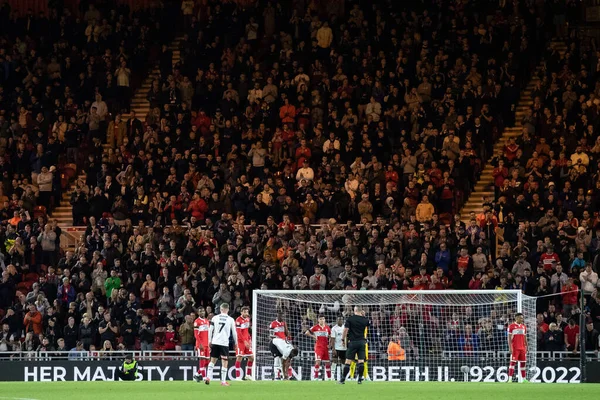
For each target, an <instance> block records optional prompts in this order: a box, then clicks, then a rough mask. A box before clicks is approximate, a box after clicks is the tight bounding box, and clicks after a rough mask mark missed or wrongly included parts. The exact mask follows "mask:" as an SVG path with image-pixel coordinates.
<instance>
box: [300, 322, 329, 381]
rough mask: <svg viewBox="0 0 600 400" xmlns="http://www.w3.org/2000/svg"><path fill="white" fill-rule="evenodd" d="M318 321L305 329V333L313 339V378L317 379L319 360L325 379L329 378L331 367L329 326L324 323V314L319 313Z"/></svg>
mask: <svg viewBox="0 0 600 400" xmlns="http://www.w3.org/2000/svg"><path fill="white" fill-rule="evenodd" d="M318 321H319V323H318V324H317V325H315V326H313V327H312V328H310V329H309V330H307V331H306V335H307V336H310V337H312V338H313V339H315V374H314V376H313V380H318V379H319V369H320V367H321V362H322V363H323V364H324V369H325V375H326V376H327V380H331V368H330V367H329V337H330V336H331V328H329V326H328V325H327V324H326V323H325V316H323V315H319V319H318Z"/></svg>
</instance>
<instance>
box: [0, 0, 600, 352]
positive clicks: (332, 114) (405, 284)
mask: <svg viewBox="0 0 600 400" xmlns="http://www.w3.org/2000/svg"><path fill="white" fill-rule="evenodd" d="M107 3H110V2H107ZM201 3H202V4H201V5H195V3H194V2H193V1H190V0H184V1H182V2H181V3H178V4H177V5H178V6H179V5H181V9H180V10H179V9H178V10H177V11H180V15H178V16H174V14H173V10H170V9H168V10H166V11H165V12H162V13H161V12H158V11H156V10H153V11H149V12H141V13H139V14H134V15H129V13H128V12H126V10H122V9H111V8H110V7H109V8H105V9H96V8H94V7H93V6H90V8H89V9H88V10H85V13H81V14H80V15H78V16H73V15H70V14H69V13H68V12H64V13H63V12H62V11H60V10H53V11H52V12H51V16H49V17H46V16H43V15H42V16H33V15H27V16H22V17H19V18H17V17H16V16H15V15H14V14H11V13H10V12H7V10H6V8H3V9H2V10H0V11H2V12H0V18H3V19H2V22H1V23H0V32H1V34H2V37H3V38H4V41H3V43H2V46H0V61H1V62H0V71H2V74H0V85H1V86H0V150H2V151H3V153H4V156H3V157H0V168H1V170H2V173H3V185H2V192H1V193H0V195H1V196H2V197H3V201H0V204H3V208H2V210H0V213H2V217H1V218H0V219H1V220H2V222H3V224H2V227H1V231H0V237H1V238H2V241H3V243H4V246H3V248H2V255H3V264H2V269H3V273H2V282H1V283H0V309H2V310H3V313H4V314H5V316H4V318H3V321H2V322H3V328H2V329H3V331H2V333H0V339H1V340H2V342H0V351H2V350H4V351H6V350H10V349H12V348H16V347H20V348H22V349H24V350H36V349H50V348H51V349H56V348H59V349H61V348H65V349H71V348H73V347H75V346H76V345H77V343H78V342H81V343H80V345H81V346H83V348H85V349H90V348H96V349H100V348H102V349H105V350H108V351H110V349H116V348H117V347H122V348H127V349H132V348H141V349H153V348H163V349H167V350H169V349H175V348H176V347H177V346H180V347H181V348H182V349H184V350H191V349H192V348H193V343H194V335H193V326H192V321H193V318H194V317H193V314H194V313H196V310H197V309H198V308H203V309H204V310H205V311H206V314H207V315H210V314H211V313H212V311H213V310H214V309H215V307H218V306H219V305H220V304H221V303H223V302H227V303H231V304H232V310H233V311H234V312H235V313H237V312H238V310H239V309H240V308H241V306H242V305H245V304H248V303H249V299H251V292H252V290H254V289H259V288H263V289H266V288H269V289H275V288H282V289H299V290H302V289H313V290H315V289H316V290H327V289H342V290H343V289H361V290H369V289H387V290H402V289H410V290H419V289H436V290H443V289H521V290H523V291H524V293H525V294H527V295H530V296H539V297H540V299H539V300H538V312H540V314H539V319H540V321H539V330H540V339H539V342H540V343H539V346H538V349H540V350H541V349H543V348H544V346H545V340H546V339H545V338H546V336H548V335H551V334H552V332H555V330H553V329H554V328H555V327H558V329H560V328H562V327H563V321H567V320H568V319H569V318H571V317H573V316H577V315H578V314H579V313H581V312H582V310H580V309H579V307H578V301H577V299H578V287H581V291H582V292H583V293H584V294H585V295H586V299H587V300H588V303H587V308H586V310H583V311H585V312H589V314H590V318H591V320H592V322H593V324H592V328H593V327H594V326H596V325H598V324H600V307H599V306H598V304H599V303H598V301H596V284H597V281H598V276H597V273H596V271H597V269H598V267H599V264H600V261H599V260H600V259H599V258H598V257H597V254H598V250H600V224H599V221H597V210H596V204H597V200H598V195H599V193H598V190H599V189H600V179H599V178H600V175H599V173H598V172H599V170H598V167H599V166H600V163H599V161H600V160H595V158H596V155H597V154H598V153H599V152H600V139H598V135H597V134H596V130H597V122H598V116H597V114H598V113H597V111H598V105H599V104H600V100H598V98H597V96H598V94H597V91H598V87H599V86H598V85H597V83H596V80H597V76H598V56H597V53H596V52H595V50H596V49H595V47H593V45H594V43H593V42H591V43H588V42H585V41H583V40H580V38H578V37H576V36H574V35H570V36H566V35H565V33H564V32H565V30H566V29H565V26H564V23H563V24H561V23H558V24H557V21H558V22H560V21H564V17H565V15H571V16H572V15H576V14H577V12H579V10H578V8H577V7H578V6H579V3H578V2H575V1H567V2H565V3H564V4H563V2H560V1H554V2H548V3H545V2H539V1H524V0H523V1H501V2H496V1H488V2H485V1H479V2H477V1H470V2H469V1H438V0H424V1H422V2H414V4H413V2H411V3H410V10H409V9H407V8H406V6H407V4H405V2H395V1H391V0H387V1H381V2H374V3H373V4H368V5H366V4H364V2H360V1H358V2H356V1H346V2H343V1H330V2H327V3H326V4H325V2H323V4H321V2H318V1H312V2H306V3H305V2H304V1H293V2H290V4H289V6H286V5H284V4H283V3H281V2H270V1H259V2H256V4H255V3H254V2H243V1H239V2H233V1H229V2H225V1H224V2H217V1H210V0H209V1H207V2H201ZM169 4H171V3H169ZM5 7H6V6H5ZM177 8H179V7H177ZM168 17H170V18H173V20H175V19H177V20H180V21H181V27H182V29H183V39H182V40H181V41H180V50H181V62H180V63H178V64H177V65H175V66H174V67H173V66H172V61H171V60H172V53H171V51H169V49H168V46H167V43H166V42H164V40H168V39H170V36H169V34H167V35H163V30H164V29H165V28H166V27H171V28H173V27H174V24H173V23H172V21H171V23H170V24H169V23H165V19H166V18H168ZM561 18H562V19H561ZM32 29H33V30H32ZM171 33H172V32H171ZM36 37H39V38H41V37H44V40H41V39H40V40H36V39H35V38H36ZM553 37H560V39H563V40H565V41H567V43H568V45H569V50H568V53H567V54H566V55H564V54H559V52H558V51H557V50H556V49H554V48H553V47H552V45H551V44H550V41H551V39H552V38H553ZM150 43H160V45H162V47H161V48H160V49H155V51H154V52H153V51H151V50H150V49H152V47H150V46H149V44H150ZM592 50H593V51H592ZM149 60H153V62H156V63H157V64H158V66H159V69H160V71H161V74H160V78H158V79H156V80H155V81H154V82H153V83H152V85H151V89H150V91H149V93H148V96H147V99H148V101H149V102H150V104H151V107H152V110H151V112H150V113H149V114H148V115H146V116H142V115H135V113H133V112H131V113H130V114H127V115H129V117H127V118H125V117H122V115H124V114H123V113H127V110H128V108H129V99H130V98H131V93H132V88H133V87H135V86H136V85H137V84H134V83H133V82H134V80H137V82H138V83H139V81H140V77H141V76H143V73H144V69H145V68H146V66H147V64H149V62H148V61H149ZM541 60H543V65H544V66H545V68H544V69H543V70H541V71H537V72H536V68H535V67H536V65H537V64H538V63H539V62H540V61H541ZM150 63H151V62H150ZM532 72H535V73H539V75H540V78H541V81H540V84H539V87H537V88H536V90H535V91H534V93H533V95H532V98H533V100H534V104H533V106H532V109H531V113H528V115H527V116H526V117H525V119H524V120H523V121H522V122H523V127H524V128H523V135H522V136H521V137H519V138H518V139H517V140H516V141H514V142H513V141H511V142H510V143H509V144H508V145H507V146H506V147H505V149H504V151H503V152H501V153H498V154H492V150H493V144H494V142H495V140H496V139H497V137H498V136H499V135H500V134H501V132H502V130H503V129H504V127H506V126H514V124H515V112H514V111H515V108H516V104H517V101H518V99H519V96H520V91H521V89H522V88H523V87H524V86H525V84H526V83H527V82H528V81H529V79H530V78H531V73H532ZM490 157H492V159H491V162H493V163H494V165H495V166H496V169H495V170H494V184H495V186H496V194H497V195H496V198H494V199H484V202H485V205H484V212H483V213H482V214H481V215H472V216H471V217H472V219H471V221H470V222H469V223H468V224H464V223H463V222H461V216H460V215H459V213H458V210H459V209H460V207H461V205H462V202H463V199H465V198H466V197H467V196H468V195H469V194H470V193H471V190H472V187H473V184H474V183H475V182H476V180H477V179H478V176H479V173H480V171H481V166H482V165H483V163H485V162H486V161H487V160H488V158H490ZM69 162H74V163H76V164H77V165H78V168H80V169H82V170H84V171H85V173H86V179H85V181H81V182H78V183H77V188H76V190H75V191H74V192H73V194H72V198H71V204H72V206H73V221H74V223H75V224H76V225H80V226H86V227H87V229H86V231H85V233H84V235H83V236H82V240H81V243H80V244H79V246H78V247H77V248H76V250H75V251H74V252H72V251H67V252H65V253H63V252H62V251H61V249H60V236H61V235H60V228H59V227H58V226H57V225H56V224H55V223H54V224H53V223H52V222H51V221H52V218H48V216H47V215H46V214H51V207H52V204H53V199H57V198H60V191H59V188H60V187H61V182H60V179H59V177H58V175H59V174H57V173H56V172H54V171H57V170H60V167H61V165H64V164H65V163H69ZM48 174H50V175H48ZM53 174H54V175H53ZM48 176H49V177H48ZM48 182H52V183H48ZM48 187H49V189H48ZM53 190H56V192H53ZM48 192H49V193H48ZM0 200H1V199H0ZM39 205H41V206H44V207H45V209H43V210H41V209H39V208H36V206H39ZM35 211H38V214H39V215H35ZM44 211H45V212H44ZM38 216H39V218H38ZM31 276H34V277H36V279H37V281H36V282H35V283H33V284H31V282H29V281H28V277H31ZM28 282H29V284H27V283H28ZM551 294H558V295H557V296H554V297H552V296H549V297H543V296H546V295H551ZM559 313H560V314H561V318H563V319H560V318H558V317H557V314H559ZM445 317H447V318H448V319H449V318H450V315H447V316H445ZM293 322H294V323H297V324H300V323H301V321H293ZM444 323H445V322H444ZM547 324H550V326H552V327H553V328H550V329H549V328H548V327H546V325H547ZM552 324H555V325H552ZM596 328H598V326H596ZM459 329H463V330H464V329H465V327H464V326H461V327H460V328H459ZM474 330H475V332H477V333H478V334H479V332H482V331H484V330H485V326H483V324H482V326H477V327H475V328H474ZM440 331H441V330H440ZM548 332H551V333H550V334H548ZM561 332H562V330H561ZM393 334H394V333H393V332H390V333H389V335H390V336H391V335H393ZM21 338H22V339H23V340H22V341H20V340H19V339H21ZM61 339H62V341H61ZM566 342H567V344H566V345H564V343H565V341H564V340H563V346H562V347H561V349H566V348H568V345H569V343H571V344H573V342H572V341H571V342H569V340H567V341H566ZM597 346H598V343H597V341H596V347H597ZM569 350H572V349H570V348H569Z"/></svg>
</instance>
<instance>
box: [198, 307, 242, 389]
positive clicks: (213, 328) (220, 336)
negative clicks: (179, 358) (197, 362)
mask: <svg viewBox="0 0 600 400" xmlns="http://www.w3.org/2000/svg"><path fill="white" fill-rule="evenodd" d="M219 308H220V310H221V314H219V315H215V316H214V317H213V318H212V319H211V320H210V328H209V330H208V342H209V343H210V347H211V350H210V363H209V364H208V373H207V375H208V376H207V377H206V379H205V381H204V383H206V384H207V385H208V384H210V378H211V377H212V374H213V369H214V368H215V364H216V363H217V360H218V359H219V358H220V359H221V386H229V383H227V364H228V360H227V357H228V356H229V340H230V338H231V337H233V342H234V343H233V344H234V346H235V347H237V344H238V339H237V332H236V329H235V321H234V320H233V318H231V317H230V316H229V304H227V303H223V304H221V307H219Z"/></svg>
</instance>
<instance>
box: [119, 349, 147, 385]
mask: <svg viewBox="0 0 600 400" xmlns="http://www.w3.org/2000/svg"><path fill="white" fill-rule="evenodd" d="M140 374H141V373H140V372H138V363H137V361H135V360H134V359H133V356H132V355H131V354H127V355H126V356H125V361H123V365H121V369H119V371H118V373H117V375H118V378H119V379H120V380H122V381H135V380H136V379H137V378H138V376H140Z"/></svg>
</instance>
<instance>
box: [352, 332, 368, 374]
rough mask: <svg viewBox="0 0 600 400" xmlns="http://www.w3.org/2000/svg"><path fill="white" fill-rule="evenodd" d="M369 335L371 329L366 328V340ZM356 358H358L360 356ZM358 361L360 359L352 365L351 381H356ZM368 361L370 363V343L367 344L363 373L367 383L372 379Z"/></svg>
mask: <svg viewBox="0 0 600 400" xmlns="http://www.w3.org/2000/svg"><path fill="white" fill-rule="evenodd" d="M368 333H369V328H365V339H366V338H367V334H368ZM356 357H358V355H357V356H356ZM357 360H358V358H356V359H355V360H354V361H352V364H350V379H354V372H355V371H356V361H357ZM368 361H369V342H367V344H365V369H364V372H363V378H364V380H366V381H370V380H371V379H369V368H368Z"/></svg>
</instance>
